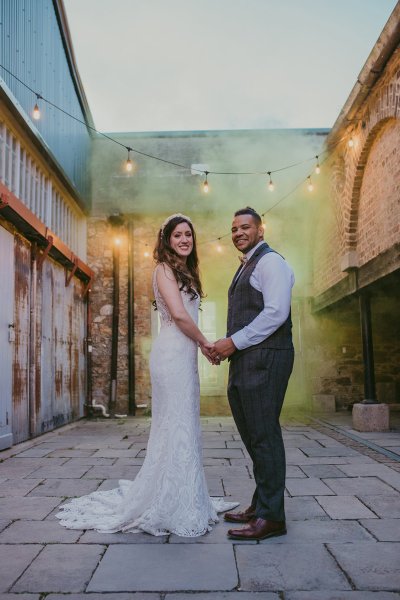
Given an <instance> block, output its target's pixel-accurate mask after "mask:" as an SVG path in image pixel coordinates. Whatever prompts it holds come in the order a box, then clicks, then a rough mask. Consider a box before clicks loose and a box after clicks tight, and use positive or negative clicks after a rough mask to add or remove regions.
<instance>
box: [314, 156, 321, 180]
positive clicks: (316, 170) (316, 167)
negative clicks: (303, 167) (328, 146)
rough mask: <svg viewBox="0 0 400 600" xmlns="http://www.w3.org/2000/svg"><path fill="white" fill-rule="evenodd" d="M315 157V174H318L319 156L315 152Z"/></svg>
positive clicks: (319, 169)
mask: <svg viewBox="0 0 400 600" xmlns="http://www.w3.org/2000/svg"><path fill="white" fill-rule="evenodd" d="M315 158H316V159H317V164H316V165H315V174H316V175H319V174H320V173H321V167H320V164H319V156H318V154H317V156H316V157H315Z"/></svg>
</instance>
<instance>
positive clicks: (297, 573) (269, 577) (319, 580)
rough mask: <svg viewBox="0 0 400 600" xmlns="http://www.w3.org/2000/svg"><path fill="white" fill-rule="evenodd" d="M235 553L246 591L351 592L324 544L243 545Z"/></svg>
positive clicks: (348, 584)
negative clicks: (328, 588) (329, 589)
mask: <svg viewBox="0 0 400 600" xmlns="http://www.w3.org/2000/svg"><path fill="white" fill-rule="evenodd" d="M235 552H236V558H237V565H238V571H239V578H240V589H241V590H244V591H252V590H254V591H279V590H298V589H302V590H326V588H327V586H329V587H330V588H331V589H333V590H349V589H351V586H350V583H349V582H348V581H347V579H346V577H345V576H344V575H343V573H342V572H341V571H340V569H339V568H338V566H337V565H336V563H335V561H334V560H333V558H332V557H331V556H330V554H329V553H328V551H327V550H326V549H325V548H324V546H323V545H322V544H317V543H316V544H273V545H267V544H265V545H264V544H259V545H257V546H245V545H243V546H236V547H235ZM310 565H312V568H310Z"/></svg>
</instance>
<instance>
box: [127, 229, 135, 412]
mask: <svg viewBox="0 0 400 600" xmlns="http://www.w3.org/2000/svg"><path fill="white" fill-rule="evenodd" d="M128 399H129V400H128V402H129V404H128V414H130V415H135V414H136V403H135V304H134V261H133V223H132V221H129V222H128Z"/></svg>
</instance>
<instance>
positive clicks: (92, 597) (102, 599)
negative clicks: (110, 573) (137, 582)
mask: <svg viewBox="0 0 400 600" xmlns="http://www.w3.org/2000/svg"><path fill="white" fill-rule="evenodd" d="M160 598H161V596H160V594H152V593H149V592H136V593H133V594H131V593H127V594H68V596H65V595H64V594H49V595H48V596H46V600H160ZM0 600H1V598H0ZM5 600H13V599H12V598H10V599H8V598H6V599H5ZM15 600H19V596H17V597H16V598H15ZM26 600H29V599H26ZM192 600H193V599H192Z"/></svg>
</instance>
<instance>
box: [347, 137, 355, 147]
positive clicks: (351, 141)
mask: <svg viewBox="0 0 400 600" xmlns="http://www.w3.org/2000/svg"><path fill="white" fill-rule="evenodd" d="M347 144H348V146H349V148H352V147H353V146H354V140H353V138H352V137H351V138H350V139H349V141H348V142H347Z"/></svg>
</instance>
